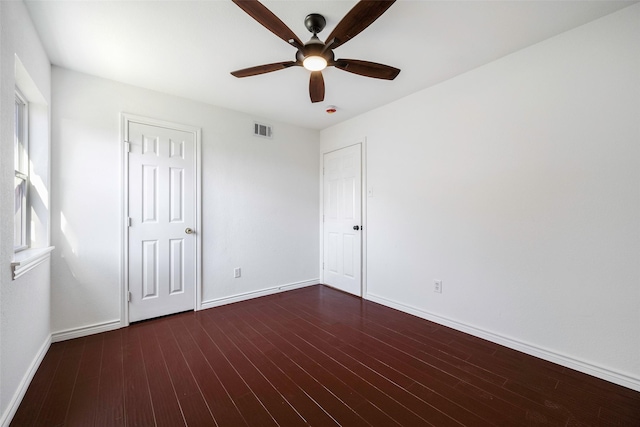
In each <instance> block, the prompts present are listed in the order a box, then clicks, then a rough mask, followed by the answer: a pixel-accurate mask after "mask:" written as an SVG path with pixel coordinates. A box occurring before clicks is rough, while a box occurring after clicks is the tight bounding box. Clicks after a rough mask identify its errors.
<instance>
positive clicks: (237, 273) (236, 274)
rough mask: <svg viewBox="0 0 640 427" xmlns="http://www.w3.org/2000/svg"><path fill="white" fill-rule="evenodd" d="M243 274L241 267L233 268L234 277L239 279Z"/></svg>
mask: <svg viewBox="0 0 640 427" xmlns="http://www.w3.org/2000/svg"><path fill="white" fill-rule="evenodd" d="M241 275H242V272H241V271H240V267H238V268H234V269H233V277H234V278H235V279H237V278H238V277H240V276H241Z"/></svg>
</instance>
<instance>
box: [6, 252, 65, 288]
mask: <svg viewBox="0 0 640 427" xmlns="http://www.w3.org/2000/svg"><path fill="white" fill-rule="evenodd" d="M54 248H55V246H49V247H46V248H32V249H25V250H24V251H20V252H18V253H16V254H14V255H13V261H12V262H11V271H12V272H13V280H16V279H17V278H18V277H20V276H22V275H23V274H25V273H26V272H28V271H30V270H33V269H34V268H36V267H37V266H39V265H40V264H42V263H43V262H45V261H46V260H47V259H49V258H50V257H51V251H53V249H54Z"/></svg>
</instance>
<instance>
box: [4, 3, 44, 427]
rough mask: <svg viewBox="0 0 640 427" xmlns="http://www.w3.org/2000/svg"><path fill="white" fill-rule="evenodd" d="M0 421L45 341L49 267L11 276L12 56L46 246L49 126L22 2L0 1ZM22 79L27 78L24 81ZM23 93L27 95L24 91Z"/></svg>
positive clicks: (36, 44) (38, 53)
mask: <svg viewBox="0 0 640 427" xmlns="http://www.w3.org/2000/svg"><path fill="white" fill-rule="evenodd" d="M0 28H1V32H0V67H1V68H0V75H1V79H0V81H1V83H0V97H1V98H0V312H1V313H2V315H1V317H0V425H5V423H7V422H8V421H9V420H10V419H11V417H12V415H13V413H14V412H15V410H16V409H17V405H18V404H19V403H20V399H21V397H22V395H23V394H24V392H25V391H26V387H27V386H28V383H29V381H30V378H31V376H32V375H33V374H34V373H35V369H36V368H37V365H38V362H39V360H40V357H41V356H42V355H43V354H44V352H45V351H46V350H47V348H48V345H49V342H50V341H49V340H50V335H49V333H50V323H49V288H50V279H49V270H50V264H49V262H48V261H45V262H44V263H43V264H40V265H39V266H38V267H36V268H35V269H33V270H31V271H29V272H27V273H26V274H25V275H23V276H21V277H20V278H18V279H17V280H12V273H11V268H10V264H11V261H12V259H13V206H14V204H13V197H14V193H13V188H14V187H13V186H14V182H13V180H14V168H13V131H14V107H13V106H14V99H15V86H16V77H15V76H16V62H17V61H16V56H17V57H18V58H19V60H20V62H21V63H22V65H23V67H21V71H23V72H26V73H27V74H28V78H26V77H27V76H25V75H22V77H23V78H24V79H23V81H22V82H21V83H23V84H25V85H27V84H28V85H29V87H28V88H27V89H28V92H29V94H28V96H27V97H28V98H29V97H36V98H38V102H39V103H40V105H39V106H38V107H36V108H35V109H34V113H35V114H36V115H37V116H38V124H39V126H38V128H37V129H31V134H32V135H31V136H32V137H36V138H37V140H38V142H37V143H34V144H33V146H32V147H31V151H32V152H33V155H34V159H37V162H38V165H36V166H37V167H35V168H34V169H32V175H31V177H32V178H33V179H34V180H35V181H36V183H37V186H38V188H37V189H34V188H33V187H32V188H31V189H30V191H31V192H32V195H33V196H36V193H37V196H38V201H39V203H36V204H35V205H34V208H35V209H36V210H37V214H35V215H34V217H33V220H34V222H35V223H36V224H35V228H37V232H36V233H35V234H37V235H38V242H37V244H38V245H41V246H47V244H48V242H47V234H48V231H47V230H46V228H47V227H48V212H47V209H48V205H49V204H48V193H49V177H48V175H49V159H48V157H49V153H48V142H49V129H48V125H47V121H48V113H47V112H46V109H47V105H50V103H49V99H50V93H51V89H50V73H51V67H50V65H49V60H48V58H47V56H46V54H45V53H44V50H43V48H42V45H41V44H40V41H39V39H38V36H37V34H36V32H35V29H34V28H33V25H32V23H31V20H30V19H29V16H28V14H27V11H26V9H25V7H24V4H23V3H22V2H19V1H17V2H13V1H12V2H0ZM25 80H29V81H28V82H27V81H25ZM25 95H27V94H25Z"/></svg>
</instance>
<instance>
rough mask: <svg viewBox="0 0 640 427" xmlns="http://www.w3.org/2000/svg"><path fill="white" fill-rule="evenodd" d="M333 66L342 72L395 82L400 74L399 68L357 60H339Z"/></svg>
mask: <svg viewBox="0 0 640 427" xmlns="http://www.w3.org/2000/svg"><path fill="white" fill-rule="evenodd" d="M333 65H334V66H335V67H336V68H340V69H341V70H344V71H348V72H350V73H354V74H359V75H361V76H365V77H373V78H375V79H384V80H393V79H395V78H396V77H397V76H398V74H400V69H398V68H395V67H391V66H389V65H384V64H378V63H376V62H369V61H360V60H357V59H338V60H336V62H335V64H333Z"/></svg>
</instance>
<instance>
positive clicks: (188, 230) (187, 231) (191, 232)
mask: <svg viewBox="0 0 640 427" xmlns="http://www.w3.org/2000/svg"><path fill="white" fill-rule="evenodd" d="M184 232H185V233H187V234H193V229H191V228H185V230H184Z"/></svg>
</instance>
